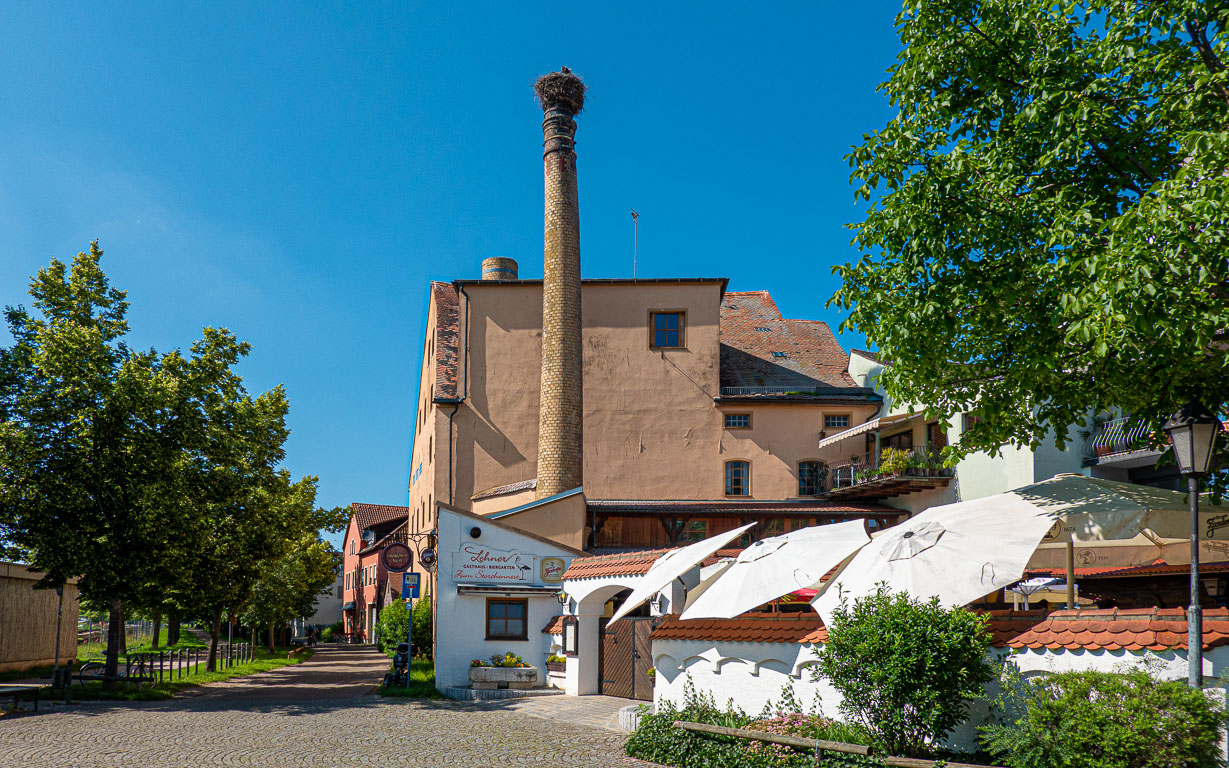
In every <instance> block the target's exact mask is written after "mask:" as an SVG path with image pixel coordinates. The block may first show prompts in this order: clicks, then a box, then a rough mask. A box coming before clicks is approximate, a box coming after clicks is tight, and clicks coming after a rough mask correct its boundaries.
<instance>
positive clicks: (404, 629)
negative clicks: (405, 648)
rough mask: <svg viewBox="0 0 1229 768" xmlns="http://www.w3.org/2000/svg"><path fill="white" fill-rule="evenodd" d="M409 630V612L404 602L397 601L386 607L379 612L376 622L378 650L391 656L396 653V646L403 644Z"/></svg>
mask: <svg viewBox="0 0 1229 768" xmlns="http://www.w3.org/2000/svg"><path fill="white" fill-rule="evenodd" d="M409 629H410V612H409V610H407V609H406V607H405V601H404V600H397V601H395V602H393V604H392V605H389V606H386V607H385V608H384V610H382V611H380V619H379V621H377V622H376V637H377V639H378V640H379V643H380V650H381V651H384V653H386V654H388V655H389V656H392V655H393V654H394V653H396V651H397V644H398V643H404V642H405V640H406V637H407V636H408V633H409Z"/></svg>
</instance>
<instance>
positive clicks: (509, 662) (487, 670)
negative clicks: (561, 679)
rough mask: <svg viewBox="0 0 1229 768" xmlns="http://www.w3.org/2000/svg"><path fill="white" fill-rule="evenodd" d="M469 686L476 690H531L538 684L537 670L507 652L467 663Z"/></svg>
mask: <svg viewBox="0 0 1229 768" xmlns="http://www.w3.org/2000/svg"><path fill="white" fill-rule="evenodd" d="M469 682H470V685H471V686H473V687H474V688H478V689H495V688H533V687H534V686H535V685H537V684H538V668H537V667H532V666H530V665H528V664H526V663H525V660H524V659H522V658H521V657H520V656H517V655H516V654H515V653H512V652H511V651H508V652H507V653H505V654H504V655H503V656H500V655H499V654H495V655H494V656H492V657H491V658H490V659H474V660H473V661H471V662H470V663H469Z"/></svg>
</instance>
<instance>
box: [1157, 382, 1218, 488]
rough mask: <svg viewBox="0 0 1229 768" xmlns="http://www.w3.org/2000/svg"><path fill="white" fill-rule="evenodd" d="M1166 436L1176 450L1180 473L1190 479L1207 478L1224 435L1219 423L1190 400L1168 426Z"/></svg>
mask: <svg viewBox="0 0 1229 768" xmlns="http://www.w3.org/2000/svg"><path fill="white" fill-rule="evenodd" d="M1164 429H1165V433H1166V434H1167V435H1168V436H1169V442H1170V443H1172V444H1173V447H1174V458H1175V459H1176V460H1177V462H1178V471H1179V472H1181V473H1182V474H1183V475H1186V476H1187V477H1200V476H1202V475H1206V474H1207V473H1208V470H1209V469H1210V467H1211V464H1212V452H1213V449H1214V448H1215V447H1216V438H1217V436H1218V435H1219V434H1220V431H1221V423H1220V420H1219V419H1217V418H1216V416H1215V415H1214V414H1213V413H1212V412H1211V411H1209V410H1208V409H1207V408H1205V407H1204V406H1203V404H1202V403H1199V402H1198V401H1196V400H1191V401H1190V402H1188V403H1187V404H1186V405H1184V406H1182V409H1181V410H1180V411H1178V412H1177V413H1175V414H1174V415H1173V416H1171V417H1170V418H1169V421H1167V422H1165V427H1164Z"/></svg>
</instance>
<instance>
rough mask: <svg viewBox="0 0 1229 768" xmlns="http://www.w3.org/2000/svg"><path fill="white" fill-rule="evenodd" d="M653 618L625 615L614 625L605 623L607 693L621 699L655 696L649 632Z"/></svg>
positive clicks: (603, 668) (601, 662)
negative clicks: (651, 675)
mask: <svg viewBox="0 0 1229 768" xmlns="http://www.w3.org/2000/svg"><path fill="white" fill-rule="evenodd" d="M653 624H654V620H653V619H651V618H648V617H626V618H622V619H619V621H618V622H617V623H616V624H615V625H614V626H613V627H610V626H606V625H605V624H603V625H602V653H601V658H600V659H599V662H598V666H599V669H600V671H601V681H602V685H601V692H602V694H603V695H604V696H618V697H619V698H622V699H641V700H643V701H651V700H652V698H653V678H652V677H650V676H649V667H651V666H653V654H652V649H651V643H650V641H649V635H650V634H651V633H652V631H653Z"/></svg>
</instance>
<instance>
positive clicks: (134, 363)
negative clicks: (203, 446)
mask: <svg viewBox="0 0 1229 768" xmlns="http://www.w3.org/2000/svg"><path fill="white" fill-rule="evenodd" d="M102 254H103V252H102V249H101V248H99V247H98V243H97V241H95V242H93V243H91V244H90V250H89V252H88V253H79V254H77V256H76V258H75V259H74V260H73V263H72V266H71V268H70V267H69V266H67V265H65V264H64V263H63V262H60V261H58V260H53V261H52V262H51V264H50V265H49V266H48V267H47V268H45V269H42V270H40V271H39V272H38V274H37V275H36V276H35V277H34V278H33V280H32V281H31V284H30V296H31V298H32V300H33V308H34V310H35V312H34V313H31V312H29V311H27V310H26V309H25V308H23V307H16V308H14V307H7V308H6V310H5V316H6V319H7V321H8V326H9V330H10V332H11V333H12V335H13V339H14V343H13V346H12V347H9V348H4V349H0V510H2V511H0V524H2V525H3V526H4V530H3V538H5V539H7V540H8V541H10V542H11V543H12V544H13V545H14V546H16V547H17V548H19V549H20V551H21V552H22V553H23V554H24V556H25V557H27V558H28V559H29V561H30V563H31V564H32V565H33V567H34V568H36V569H38V570H40V571H42V572H44V573H45V574H46V577H45V578H44V580H43V583H42V584H41V586H44V587H52V586H58V585H61V584H63V583H64V582H65V581H66V580H67V579H68V578H70V577H73V576H80V577H81V579H80V583H79V586H80V589H81V594H82V597H83V598H84V599H85V600H87V601H93V602H96V603H97V604H101V605H106V606H107V608H108V610H109V612H110V626H109V630H108V648H107V657H106V661H107V666H106V673H107V678H108V680H114V679H115V676H116V670H117V663H118V653H119V651H120V648H121V646H122V643H123V635H122V633H123V616H124V610H125V603H126V602H129V601H134V600H137V599H138V598H139V597H140V595H141V594H142V589H143V585H144V584H145V583H146V582H147V581H149V580H150V579H151V578H153V577H154V573H153V571H154V570H155V569H157V568H159V567H161V564H162V563H163V562H166V561H167V559H168V558H170V557H171V556H172V555H173V553H174V552H175V550H176V548H177V546H178V544H179V541H178V534H177V531H179V530H181V529H182V528H183V527H184V525H185V519H184V515H183V513H184V511H185V510H184V507H183V505H182V504H180V503H178V502H177V500H176V499H175V497H174V495H173V494H172V493H170V492H169V491H170V489H171V484H172V482H173V478H174V476H175V467H176V464H177V462H178V460H179V457H180V451H181V448H182V445H183V443H184V440H185V422H184V418H183V416H184V414H185V412H186V411H187V410H188V406H187V401H188V399H189V398H190V395H191V393H190V392H189V391H188V390H186V389H185V388H183V387H182V386H181V385H182V382H181V381H180V380H179V379H178V378H177V377H176V375H175V368H176V366H177V365H178V364H179V361H180V360H181V358H180V357H179V355H178V354H177V353H172V354H170V355H163V356H159V355H158V354H157V353H156V352H154V351H152V350H149V351H137V350H133V349H132V348H131V347H129V346H128V344H127V343H126V342H125V341H124V337H125V335H126V334H127V332H128V323H127V320H126V314H127V309H128V302H127V301H126V300H125V294H124V292H123V291H119V290H116V289H114V288H112V287H111V286H110V284H109V282H108V281H107V278H106V275H105V274H104V273H103V271H102V268H101V266H100V260H101V258H102ZM194 362H195V361H194Z"/></svg>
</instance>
